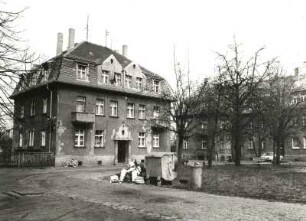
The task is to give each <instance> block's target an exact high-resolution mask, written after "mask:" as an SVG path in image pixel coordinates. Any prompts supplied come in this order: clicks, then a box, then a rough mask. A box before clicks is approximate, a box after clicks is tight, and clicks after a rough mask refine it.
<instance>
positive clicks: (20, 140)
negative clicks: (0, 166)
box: [18, 131, 23, 147]
mask: <svg viewBox="0 0 306 221" xmlns="http://www.w3.org/2000/svg"><path fill="white" fill-rule="evenodd" d="M18 147H23V133H22V132H21V131H20V132H19V142H18Z"/></svg>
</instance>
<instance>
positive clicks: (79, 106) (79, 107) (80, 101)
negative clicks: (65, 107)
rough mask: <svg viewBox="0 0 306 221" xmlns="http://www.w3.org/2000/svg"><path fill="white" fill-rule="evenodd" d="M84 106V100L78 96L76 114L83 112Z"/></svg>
mask: <svg viewBox="0 0 306 221" xmlns="http://www.w3.org/2000/svg"><path fill="white" fill-rule="evenodd" d="M85 104H86V98H85V97H80V96H78V97H77V103H76V112H85Z"/></svg>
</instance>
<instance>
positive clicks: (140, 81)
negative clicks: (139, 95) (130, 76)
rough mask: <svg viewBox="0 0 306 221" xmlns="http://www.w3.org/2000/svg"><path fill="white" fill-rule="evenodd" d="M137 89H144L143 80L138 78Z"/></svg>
mask: <svg viewBox="0 0 306 221" xmlns="http://www.w3.org/2000/svg"><path fill="white" fill-rule="evenodd" d="M136 88H137V89H139V90H140V89H142V78H138V77H137V78H136Z"/></svg>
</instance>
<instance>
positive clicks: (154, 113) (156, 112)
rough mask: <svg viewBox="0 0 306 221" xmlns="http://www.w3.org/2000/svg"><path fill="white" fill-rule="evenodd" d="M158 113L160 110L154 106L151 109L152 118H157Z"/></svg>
mask: <svg viewBox="0 0 306 221" xmlns="http://www.w3.org/2000/svg"><path fill="white" fill-rule="evenodd" d="M159 113H160V108H159V106H154V107H153V118H155V119H156V118H159Z"/></svg>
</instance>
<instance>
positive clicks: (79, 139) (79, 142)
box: [74, 129, 85, 147]
mask: <svg viewBox="0 0 306 221" xmlns="http://www.w3.org/2000/svg"><path fill="white" fill-rule="evenodd" d="M84 143H85V131H84V130H80V129H77V130H76V131H75V142H74V146H76V147H84Z"/></svg>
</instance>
